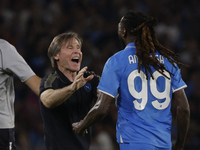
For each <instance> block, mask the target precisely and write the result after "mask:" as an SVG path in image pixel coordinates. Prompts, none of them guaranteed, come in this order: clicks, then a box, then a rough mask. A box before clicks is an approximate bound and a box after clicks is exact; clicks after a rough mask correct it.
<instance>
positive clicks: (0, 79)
mask: <svg viewBox="0 0 200 150" xmlns="http://www.w3.org/2000/svg"><path fill="white" fill-rule="evenodd" d="M14 75H16V76H17V77H19V79H20V80H21V82H25V84H26V85H28V87H30V89H31V90H33V92H35V94H37V95H39V87H40V82H41V78H40V77H38V76H37V75H35V73H34V72H33V71H32V69H31V68H30V67H29V65H28V64H27V63H26V61H25V60H24V59H23V58H22V56H21V55H20V54H19V53H18V52H17V50H16V48H15V47H14V46H13V45H11V44H10V43H8V42H7V41H6V40H3V39H0V93H1V94H0V149H3V150H8V149H9V150H16V144H15V134H14V133H15V131H14V127H15V121H14V120H15V114H14V101H15V91H14V79H13V76H14Z"/></svg>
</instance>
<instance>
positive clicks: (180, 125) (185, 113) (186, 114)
mask: <svg viewBox="0 0 200 150" xmlns="http://www.w3.org/2000/svg"><path fill="white" fill-rule="evenodd" d="M176 122H177V129H178V135H177V141H176V147H177V148H180V149H182V148H183V147H184V144H185V139H186V135H187V132H188V128H189V123H190V111H189V108H188V109H183V108H182V107H179V106H178V107H177V118H176Z"/></svg>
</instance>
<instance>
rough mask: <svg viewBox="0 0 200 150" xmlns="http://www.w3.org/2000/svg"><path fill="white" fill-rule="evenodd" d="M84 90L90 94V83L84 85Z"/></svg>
mask: <svg viewBox="0 0 200 150" xmlns="http://www.w3.org/2000/svg"><path fill="white" fill-rule="evenodd" d="M84 89H85V91H86V92H90V91H91V89H92V86H91V84H90V83H86V84H85V85H84Z"/></svg>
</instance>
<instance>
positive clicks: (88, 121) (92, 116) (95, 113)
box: [80, 102, 109, 130]
mask: <svg viewBox="0 0 200 150" xmlns="http://www.w3.org/2000/svg"><path fill="white" fill-rule="evenodd" d="M108 110H109V106H106V107H104V108H103V107H102V106H100V104H99V102H97V103H96V104H95V105H94V106H93V108H92V109H91V110H90V111H89V112H88V114H87V115H86V116H85V118H84V119H83V120H82V121H81V122H80V129H81V130H84V129H87V128H88V127H89V126H91V125H93V124H94V123H96V122H98V121H100V120H102V119H103V118H104V117H105V116H106V115H107V113H108Z"/></svg>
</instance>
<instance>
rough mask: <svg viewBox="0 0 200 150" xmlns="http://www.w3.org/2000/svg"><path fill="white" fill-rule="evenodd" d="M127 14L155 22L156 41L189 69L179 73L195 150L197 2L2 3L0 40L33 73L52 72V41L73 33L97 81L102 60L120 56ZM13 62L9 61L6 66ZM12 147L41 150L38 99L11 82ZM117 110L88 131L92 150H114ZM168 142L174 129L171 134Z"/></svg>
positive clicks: (198, 142) (199, 143)
mask: <svg viewBox="0 0 200 150" xmlns="http://www.w3.org/2000/svg"><path fill="white" fill-rule="evenodd" d="M129 9H132V10H136V11H142V12H145V13H148V14H149V15H152V16H154V17H156V18H157V19H158V24H157V25H156V26H155V29H156V32H157V36H158V39H159V41H160V42H161V43H162V44H163V45H164V46H166V47H167V48H169V49H171V50H173V51H175V52H177V53H179V57H178V59H179V60H180V61H181V62H183V63H185V64H187V65H190V67H181V72H182V77H183V79H184V81H185V82H186V83H187V85H188V87H187V88H186V89H185V91H186V94H187V96H188V100H189V104H190V108H191V120H190V121H191V123H190V128H189V132H188V136H187V140H186V145H185V150H200V119H199V118H200V44H199V43H200V29H199V26H200V1H199V0H190V1H188V0H176V1H174V0H1V1H0V38H3V39H5V40H7V41H9V42H10V43H11V44H13V45H14V46H15V47H16V48H17V50H18V52H19V53H20V54H21V55H22V56H23V57H24V58H25V60H26V61H27V63H28V64H29V65H30V66H31V68H32V69H33V70H34V71H35V73H36V74H37V75H38V76H40V77H43V76H44V75H45V74H47V73H49V72H51V71H52V70H51V64H50V60H49V59H48V57H47V49H48V46H49V45H50V42H51V40H52V39H53V37H55V36H56V35H58V34H60V33H62V32H66V31H75V32H77V33H78V34H79V35H80V36H81V37H82V38H83V47H82V51H83V62H82V67H83V66H88V67H89V70H93V71H94V72H95V73H96V74H99V75H101V73H102V69H103V66H104V63H105V62H106V60H107V59H108V58H109V57H110V56H111V55H113V54H114V53H116V52H117V51H119V50H121V49H122V47H121V45H120V43H119V40H118V36H117V25H118V22H119V21H120V18H121V17H122V16H123V15H124V14H125V12H127V10H129ZM10 61H12V60H10ZM15 87H16V90H15V92H16V102H15V111H16V112H15V113H16V142H17V145H18V147H19V150H43V126H42V120H41V116H40V109H39V103H38V101H39V98H38V97H37V96H36V95H35V94H34V93H33V92H32V91H30V89H29V88H28V87H27V86H26V85H25V84H23V83H21V82H20V81H19V79H18V78H17V77H15ZM116 119H117V110H116V107H115V106H114V105H113V106H112V107H111V109H110V111H109V113H108V115H107V116H106V117H105V118H104V119H103V120H102V121H100V122H99V123H97V124H95V125H94V126H93V138H92V145H91V150H118V149H119V148H118V144H117V142H116V138H115V132H116V130H115V124H116ZM172 131H173V134H172V140H174V139H175V134H176V128H175V127H173V128H172Z"/></svg>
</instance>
